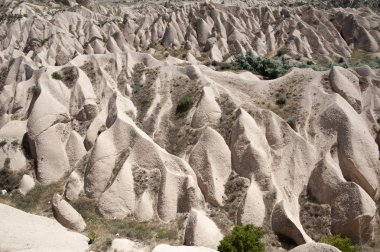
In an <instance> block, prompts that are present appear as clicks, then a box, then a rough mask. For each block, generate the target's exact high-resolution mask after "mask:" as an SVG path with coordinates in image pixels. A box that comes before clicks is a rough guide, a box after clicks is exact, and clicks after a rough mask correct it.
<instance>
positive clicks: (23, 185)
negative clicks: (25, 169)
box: [18, 174, 36, 195]
mask: <svg viewBox="0 0 380 252" xmlns="http://www.w3.org/2000/svg"><path fill="white" fill-rule="evenodd" d="M35 185H36V182H34V179H33V177H31V176H29V175H27V174H24V175H23V176H22V178H21V180H20V185H19V188H18V191H19V192H20V193H21V194H22V195H25V194H27V193H28V192H29V191H30V190H32V189H33V188H34V186H35Z"/></svg>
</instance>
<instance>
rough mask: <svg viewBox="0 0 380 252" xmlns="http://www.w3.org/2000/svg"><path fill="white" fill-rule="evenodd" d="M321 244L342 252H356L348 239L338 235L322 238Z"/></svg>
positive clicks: (355, 248)
mask: <svg viewBox="0 0 380 252" xmlns="http://www.w3.org/2000/svg"><path fill="white" fill-rule="evenodd" d="M322 242H323V243H326V244H330V245H331V246H334V247H336V248H338V249H339V250H340V251H342V252H356V251H358V249H357V247H356V246H355V245H354V244H353V242H352V241H351V239H350V238H348V237H341V236H340V235H329V236H325V237H323V238H322Z"/></svg>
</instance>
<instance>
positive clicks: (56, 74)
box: [51, 72, 62, 80]
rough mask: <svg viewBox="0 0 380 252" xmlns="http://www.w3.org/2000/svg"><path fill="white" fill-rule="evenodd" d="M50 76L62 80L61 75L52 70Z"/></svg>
mask: <svg viewBox="0 0 380 252" xmlns="http://www.w3.org/2000/svg"><path fill="white" fill-rule="evenodd" d="M51 77H53V79H54V80H62V76H61V75H60V74H59V73H58V72H54V73H53V74H52V75H51Z"/></svg>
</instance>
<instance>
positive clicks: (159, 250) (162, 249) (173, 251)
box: [152, 244, 216, 252]
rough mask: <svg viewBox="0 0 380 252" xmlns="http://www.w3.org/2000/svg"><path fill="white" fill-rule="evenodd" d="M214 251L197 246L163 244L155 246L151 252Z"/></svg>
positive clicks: (213, 251)
mask: <svg viewBox="0 0 380 252" xmlns="http://www.w3.org/2000/svg"><path fill="white" fill-rule="evenodd" d="M215 251H216V250H215V249H210V248H206V247H199V246H191V247H189V246H170V245H165V244H160V245H158V246H156V247H155V248H154V249H153V250H152V252H215Z"/></svg>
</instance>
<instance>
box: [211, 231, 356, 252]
mask: <svg viewBox="0 0 380 252" xmlns="http://www.w3.org/2000/svg"><path fill="white" fill-rule="evenodd" d="M263 237H264V231H263V230H262V229H261V228H258V227H254V226H253V225H250V224H249V225H245V226H235V227H234V229H233V230H232V232H231V233H230V234H229V235H227V236H225V237H224V239H223V240H221V241H220V244H219V246H218V251H220V252H244V251H252V252H263V251H265V244H264V243H263V241H262V238H263ZM321 242H323V243H326V244H329V245H332V246H334V247H336V248H338V249H339V250H340V251H342V252H356V251H357V250H358V249H357V247H356V246H355V245H354V244H353V242H352V241H351V239H350V238H347V237H341V236H340V235H329V236H325V237H323V238H322V241H321Z"/></svg>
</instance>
